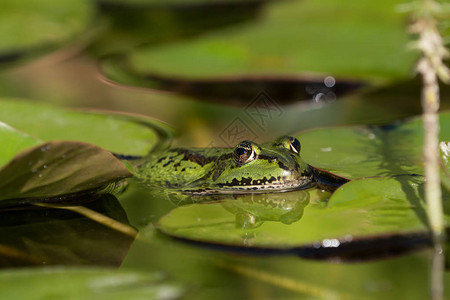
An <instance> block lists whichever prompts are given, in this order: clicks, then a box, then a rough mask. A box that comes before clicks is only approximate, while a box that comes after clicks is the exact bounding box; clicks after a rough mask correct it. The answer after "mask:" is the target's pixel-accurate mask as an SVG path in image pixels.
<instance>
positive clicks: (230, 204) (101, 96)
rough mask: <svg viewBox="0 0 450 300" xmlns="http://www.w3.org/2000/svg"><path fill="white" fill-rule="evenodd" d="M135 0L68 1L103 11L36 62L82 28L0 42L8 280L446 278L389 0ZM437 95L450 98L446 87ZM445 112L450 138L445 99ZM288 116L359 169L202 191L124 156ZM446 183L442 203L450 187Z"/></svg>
mask: <svg viewBox="0 0 450 300" xmlns="http://www.w3.org/2000/svg"><path fill="white" fill-rule="evenodd" d="M8 2H9V1H8ZM47 2H48V3H47ZM136 2H137V4H136V5H138V6H136V7H133V6H131V7H127V6H126V5H125V6H123V5H124V4H123V3H122V4H120V1H119V0H117V1H116V0H108V1H107V0H104V1H98V3H97V4H96V9H98V11H99V14H100V15H101V16H102V17H103V18H104V19H103V18H102V20H98V19H96V20H95V22H94V19H95V17H92V16H93V15H95V13H94V11H96V10H95V9H94V8H93V6H92V5H93V4H92V3H93V2H92V3H91V2H89V1H88V0H86V1H80V2H79V3H77V2H74V3H71V4H70V5H69V4H66V6H65V8H67V9H68V11H69V8H70V7H71V6H73V7H74V8H72V9H74V10H73V11H72V12H73V13H75V14H74V16H73V17H71V18H69V19H70V20H72V21H71V22H69V23H68V24H63V26H65V27H66V26H69V25H70V28H71V30H70V32H75V33H76V32H78V31H80V30H82V29H83V28H85V27H90V26H91V27H92V28H90V30H87V32H84V34H82V38H80V39H78V38H77V39H75V40H76V41H75V42H74V43H73V44H72V45H71V46H69V47H67V48H62V49H60V50H58V51H56V52H54V53H50V54H48V55H47V56H44V57H42V58H40V59H37V60H34V61H29V62H28V61H27V63H26V64H17V65H12V62H21V60H22V59H23V60H27V59H29V58H30V57H34V56H35V55H36V56H37V55H38V54H40V53H43V52H47V51H49V50H52V49H54V48H55V47H56V45H57V44H58V45H59V43H61V44H65V43H66V42H67V40H68V39H70V38H71V36H69V37H68V36H67V34H64V32H65V31H64V32H63V31H53V30H50V29H52V28H53V29H56V28H60V27H58V26H57V25H54V27H51V26H50V27H51V28H50V27H48V28H46V27H43V28H44V29H43V30H44V32H48V33H52V34H49V35H48V36H45V35H44V36H43V37H42V38H44V40H45V41H46V42H47V39H49V41H50V44H49V46H48V47H40V44H38V45H37V46H36V45H34V44H33V43H35V40H34V38H33V39H17V40H15V39H10V42H11V44H8V43H6V40H5V45H4V47H5V48H6V50H8V51H10V52H11V51H12V52H11V53H10V52H8V51H6V50H5V51H3V48H2V49H0V50H1V51H3V52H0V62H1V61H4V62H8V63H11V65H10V66H9V65H8V68H4V69H2V70H1V72H0V121H1V122H2V123H0V134H3V133H4V132H6V134H5V135H1V137H2V138H5V141H8V143H5V144H8V145H11V147H9V148H8V147H5V146H3V148H2V149H0V179H2V180H1V182H0V191H1V193H2V194H1V195H0V204H2V208H1V209H0V236H1V239H0V298H2V299H49V298H52V299H109V300H110V299H180V298H181V299H211V298H214V299H230V298H231V299H233V298H234V299H250V300H251V299H258V300H261V299H262V300H263V299H280V300H281V299H427V298H429V296H430V290H431V289H432V288H435V287H436V286H439V284H440V283H443V285H444V286H445V287H448V286H450V275H449V274H450V273H449V272H448V267H449V265H450V260H449V258H448V254H447V253H445V255H444V254H443V253H442V252H441V253H436V251H433V249H432V247H431V244H432V243H431V238H430V235H429V231H428V228H429V226H428V221H427V219H426V209H425V204H424V201H423V184H424V179H423V177H422V176H421V174H423V170H422V156H421V153H422V148H421V147H422V131H421V130H422V129H421V128H422V127H421V126H422V124H421V122H420V120H419V119H417V118H416V119H414V118H413V119H407V118H409V117H413V116H417V115H418V114H420V113H421V105H420V100H419V99H420V89H421V82H420V80H419V79H418V78H413V76H412V75H411V68H412V65H413V63H414V61H415V59H416V54H414V53H411V52H407V53H406V52H405V51H404V48H405V47H404V46H405V44H406V43H407V42H409V41H410V40H409V38H410V37H409V36H408V35H407V34H406V33H405V30H404V23H405V22H404V21H405V20H404V19H403V18H402V17H399V16H398V14H397V13H395V14H394V12H393V9H394V7H391V6H393V5H394V4H395V3H393V2H392V1H389V0H386V1H380V2H379V3H378V2H377V3H375V2H374V3H372V4H370V3H356V2H354V1H343V2H342V5H343V6H342V7H341V6H339V5H341V4H339V5H338V4H336V3H337V2H336V3H335V2H333V1H331V0H321V1H317V3H318V4H313V1H288V2H286V3H280V4H276V3H275V4H270V5H267V7H268V8H267V9H266V10H264V9H265V8H264V5H263V4H261V3H258V4H255V2H254V1H250V3H247V2H245V3H244V2H243V3H242V4H235V5H237V6H238V8H239V9H237V8H236V7H235V6H233V5H230V4H227V5H225V4H223V3H222V4H217V5H219V6H217V7H215V6H214V5H211V6H208V5H206V7H203V6H202V5H199V4H197V2H196V1H194V2H195V4H192V3H191V4H184V5H185V6H183V5H181V7H178V6H177V4H176V2H177V1H174V2H175V9H174V10H172V9H173V7H172V8H171V9H168V8H167V7H165V5H167V4H165V5H163V4H156V8H155V7H153V8H152V9H154V10H146V9H140V6H139V5H141V4H139V3H140V1H136ZM150 2H151V1H150ZM155 2H157V1H155ZM198 2H201V1H198ZM303 2H304V3H303ZM391 2H392V3H391ZM394 2H395V1H394ZM398 2H399V3H400V1H398ZM11 3H12V2H11ZM42 3H47V4H49V6H53V5H55V3H53V4H52V5H50V4H51V1H43V2H42ZM133 3H134V2H133ZM11 5H12V4H11ZM178 5H179V4H178ZM190 5H193V6H192V7H191V6H190ZM220 5H222V6H220ZM315 5H317V7H315ZM44 6H48V5H44ZM11 7H12V8H13V10H14V9H18V8H14V7H13V6H11ZM125 7H127V8H126V9H125ZM386 7H389V8H390V9H389V10H387V9H386ZM44 8H45V7H44ZM196 9H198V10H196ZM218 9H221V11H220V13H218ZM47 11H48V10H47ZM50 11H52V10H51V9H50ZM55 11H58V10H55ZM348 11H356V12H357V13H353V14H352V15H351V19H349V17H350V15H347V14H346V13H347V12H348ZM1 14H2V12H0V15H1ZM13 15H14V14H12V13H11V16H13ZM299 15H301V16H302V17H301V18H300V17H299ZM57 16H58V14H56V15H51V16H47V19H49V18H50V17H51V19H52V20H53V18H55V19H54V20H53V21H52V22H55V24H56V23H57V22H58V17H57ZM206 16H209V17H206ZM211 16H214V17H211ZM91 18H92V20H91V21H92V23H95V26H94V25H88V24H91V23H89V22H87V20H90V19H91ZM11 20H13V19H11ZM21 20H22V19H19V21H20V23H21V24H22V23H27V22H22V21H21ZM124 20H127V22H125V21H124ZM130 20H134V21H133V22H128V21H130ZM380 20H382V21H383V22H381V21H380ZM13 21H14V20H13ZM13 21H11V22H13ZM16 21H17V20H16ZM29 21H30V22H31V20H29ZM186 22H188V23H189V24H190V26H185V25H184V24H185V23H186ZM27 24H28V23H27ZM30 24H31V23H30ZM52 24H53V23H52ZM293 24H294V25H295V26H294V25H293ZM330 24H331V25H330ZM44 25H45V24H44ZM47 25H48V24H47ZM47 25H46V26H47ZM48 26H49V25H48ZM72 26H73V28H72ZM94 27H95V28H94ZM11 28H12V27H11ZM14 28H15V27H14ZM39 28H41V27H38V26H36V30H38V29H39ZM221 28H222V29H223V30H220V29H221ZM1 30H2V29H1V28H0V33H1V32H2V31H1ZM17 30H18V31H17V32H18V33H17V34H25V33H23V32H21V30H22V28H18V29H17ZM214 30H218V31H217V32H216V31H214ZM41 31H42V30H41ZM24 32H27V29H26V28H25V31H24ZM75 33H73V34H75ZM75 35H76V34H75ZM374 36H376V38H374ZM311 37H313V38H314V40H315V42H314V43H307V44H308V47H305V41H310V40H311ZM318 37H320V38H318ZM380 37H381V39H382V40H383V41H384V44H385V47H379V45H380V43H379V40H380ZM38 38H41V36H40V35H39V36H38V35H36V40H39V39H38ZM59 39H61V40H59ZM175 41H177V42H179V43H180V44H177V43H175ZM29 43H31V44H32V45H31V46H30V45H29ZM36 43H37V42H36ZM44 45H46V44H45V43H44ZM280 45H282V46H280ZM2 47H3V46H2ZM8 47H9V48H8ZM17 47H19V48H17ZM20 47H24V48H23V49H26V50H24V51H17V50H16V48H17V49H21V48H20ZM29 47H31V48H29ZM11 49H13V50H11ZM30 49H31V50H30ZM330 49H332V50H333V51H331V50H330ZM374 49H377V51H374ZM16 52H17V53H16ZM361 53H364V55H362V54H361ZM366 56H367V57H370V59H367V58H366ZM203 59H204V60H205V61H206V62H205V61H203ZM199 62H200V63H199ZM298 70H307V71H308V72H305V73H302V74H301V76H300V75H298V74H297V71H298ZM309 71H312V72H309ZM318 74H319V75H318ZM333 74H339V76H337V75H333ZM441 102H442V103H441V110H442V111H445V110H448V109H449V108H450V88H449V87H448V86H443V87H442V90H441ZM49 105H50V106H49ZM61 107H63V108H64V109H67V110H61V109H60V108H61ZM80 109H83V110H81V111H80ZM86 109H87V110H89V112H86ZM91 110H95V112H93V111H91ZM440 116H441V136H440V138H441V140H442V141H449V140H450V114H449V113H445V112H443V113H442V114H441V115H440ZM167 124H169V125H167ZM284 135H292V136H294V137H296V138H298V139H299V140H300V142H301V145H302V148H301V157H302V158H303V159H304V160H305V162H306V163H308V164H310V165H311V166H312V167H313V168H315V170H316V172H318V173H315V174H316V175H317V174H319V173H320V174H321V175H323V176H325V175H326V176H332V177H331V178H332V179H337V181H338V182H339V183H344V182H345V181H347V179H349V180H351V181H350V182H349V183H348V184H345V185H344V186H342V187H341V186H334V187H332V188H331V189H330V186H329V183H330V182H327V181H326V180H324V181H323V182H322V183H324V184H323V185H319V186H318V187H317V186H313V187H312V188H309V189H305V190H300V191H298V190H297V191H283V192H282V193H260V194H236V193H234V194H228V195H207V196H204V197H200V196H198V195H197V196H193V195H189V194H181V193H176V192H174V191H173V190H169V189H167V188H166V189H165V188H162V189H161V188H149V187H148V186H147V187H145V186H143V185H142V184H141V183H140V182H139V180H135V178H132V177H131V173H129V171H130V170H131V171H132V167H131V166H132V165H133V164H134V163H135V161H134V159H136V158H138V157H141V156H145V155H147V154H148V153H149V151H150V150H151V149H152V151H154V152H157V151H160V152H164V151H167V147H170V146H173V147H208V148H212V147H229V148H232V147H235V145H236V143H237V142H239V141H241V140H244V139H245V140H252V141H254V142H255V143H263V142H267V141H273V140H274V139H275V138H277V137H279V136H284ZM54 140H75V141H82V142H84V143H89V144H84V143H78V144H76V145H75V144H73V142H54ZM16 141H18V142H17V143H15V144H14V143H13V142H16ZM43 142H49V143H47V144H45V145H44V146H43V145H42V143H43ZM91 144H94V145H97V146H100V147H102V148H104V149H106V150H108V151H105V150H104V149H101V148H98V147H94V146H92V145H91ZM35 145H39V146H38V148H33V149H34V150H32V151H31V150H27V151H29V152H20V155H19V156H17V157H16V159H15V160H13V164H9V165H8V166H9V167H4V166H5V165H6V164H7V163H8V162H9V161H10V160H11V159H12V158H13V157H14V156H15V155H16V154H17V153H19V151H20V150H23V149H26V148H30V147H33V146H35ZM74 145H75V146H74ZM39 147H41V148H39ZM54 151H56V152H54ZM76 151H79V152H76ZM109 151H111V152H113V153H114V154H115V156H114V155H111V153H110V152H109ZM49 153H50V154H49ZM51 153H57V154H51ZM74 153H75V154H74ZM46 155H47V156H46ZM116 157H119V158H123V159H124V160H123V161H122V162H123V163H121V162H120V161H119V160H117V159H116ZM94 158H95V159H94ZM126 160H129V161H126ZM444 167H445V168H446V170H447V172H448V171H449V166H448V164H447V165H445V166H444ZM127 168H128V169H127ZM19 170H20V171H19ZM22 171H23V172H22ZM329 172H331V173H332V174H331V175H330V173H329ZM324 174H325V175H324ZM443 174H444V173H443ZM447 174H448V173H447ZM333 176H334V177H333ZM85 178H87V179H85ZM123 178H127V179H124V180H122V179H123ZM327 178H328V179H329V178H330V177H327ZM118 179H121V180H122V181H119V182H120V184H119V185H118V186H119V187H118V188H117V189H114V188H112V187H111V186H109V188H107V189H102V190H101V193H99V192H98V191H99V190H98V188H99V187H104V186H105V185H108V184H110V183H111V182H115V181H118ZM331 181H333V180H331ZM448 182H449V179H448V177H445V176H444V185H445V184H446V183H447V186H450V185H449V184H448ZM327 184H328V185H327ZM169 185H170V184H169ZM336 188H337V189H336ZM335 189H336V191H334V190H335ZM61 190H62V191H63V192H61ZM331 190H333V191H331ZM80 192H81V193H80ZM333 192H334V193H333ZM67 193H69V195H65V196H64V197H54V196H55V195H56V196H60V195H61V194H67ZM17 195H19V196H17ZM11 198H13V199H11ZM36 198H39V200H36ZM30 199H31V200H30ZM443 199H444V214H445V218H446V222H449V221H450V217H449V216H450V205H449V203H450V202H449V201H450V195H449V192H448V191H447V190H445V189H444V193H443ZM61 200H62V201H61ZM41 202H44V204H42V203H41ZM37 203H40V204H37ZM17 204H20V205H17ZM447 224H448V223H447ZM445 247H446V246H445ZM444 265H445V266H444ZM432 266H434V268H433V267H432ZM436 266H437V267H436ZM440 267H442V268H444V269H445V270H442V269H440ZM440 277H442V280H441V279H440ZM24 282H25V283H24ZM435 283H438V284H436V285H435ZM25 286H26V288H24V287H25ZM445 297H447V298H449V299H450V292H449V291H448V288H447V290H446V291H445Z"/></svg>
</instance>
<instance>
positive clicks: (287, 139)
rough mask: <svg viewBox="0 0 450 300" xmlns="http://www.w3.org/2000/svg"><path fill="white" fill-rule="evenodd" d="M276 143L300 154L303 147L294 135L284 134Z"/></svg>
mask: <svg viewBox="0 0 450 300" xmlns="http://www.w3.org/2000/svg"><path fill="white" fill-rule="evenodd" d="M275 145H277V146H282V147H284V148H286V149H288V150H289V151H291V152H292V153H295V154H300V150H301V148H302V147H301V145H300V141H299V140H298V139H296V138H295V137H292V136H283V137H281V138H279V139H278V140H277V142H276V143H275Z"/></svg>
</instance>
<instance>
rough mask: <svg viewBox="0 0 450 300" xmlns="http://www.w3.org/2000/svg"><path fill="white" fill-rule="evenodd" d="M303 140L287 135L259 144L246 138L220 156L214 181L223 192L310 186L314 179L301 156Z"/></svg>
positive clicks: (214, 173) (212, 180)
mask: <svg viewBox="0 0 450 300" xmlns="http://www.w3.org/2000/svg"><path fill="white" fill-rule="evenodd" d="M300 149H301V146H300V142H299V141H298V140H297V139H296V138H294V137H290V136H283V137H281V138H279V139H277V140H276V141H275V142H273V143H266V144H261V145H258V144H256V143H254V142H250V141H242V142H240V143H238V144H237V146H236V147H235V148H234V149H232V153H229V154H228V155H226V156H223V157H221V158H219V160H218V161H217V163H216V165H215V168H214V171H213V172H212V174H211V178H210V180H211V181H210V182H211V183H212V185H213V186H214V188H215V189H217V190H219V191H254V192H258V191H270V190H274V191H280V190H292V189H301V188H306V187H308V186H309V185H310V183H311V181H312V174H311V171H310V167H309V166H308V164H306V163H305V162H303V161H302V159H301V158H300Z"/></svg>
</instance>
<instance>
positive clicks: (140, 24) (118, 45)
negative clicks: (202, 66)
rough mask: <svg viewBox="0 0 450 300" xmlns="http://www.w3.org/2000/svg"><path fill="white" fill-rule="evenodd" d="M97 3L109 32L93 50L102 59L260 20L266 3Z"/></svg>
mask: <svg viewBox="0 0 450 300" xmlns="http://www.w3.org/2000/svg"><path fill="white" fill-rule="evenodd" d="M98 2H99V8H100V10H101V13H102V15H103V17H104V18H105V19H106V20H107V24H108V28H107V30H106V32H103V33H102V35H101V36H100V37H97V39H96V41H95V43H94V45H91V47H90V48H91V50H93V51H94V52H95V53H96V54H97V55H102V56H103V55H105V54H112V53H123V52H124V51H129V50H130V49H133V48H134V47H136V46H140V45H143V44H150V43H151V44H156V43H164V42H173V41H174V40H180V39H182V38H186V37H192V36H196V35H199V34H201V33H204V32H207V31H212V30H214V29H217V28H220V27H224V26H230V25H236V23H240V22H246V21H248V20H249V19H252V18H255V17H257V14H258V12H259V11H260V8H261V7H262V5H263V4H264V3H265V2H266V1H258V0H256V1H255V0H250V1H222V2H217V1H179V2H177V1H154V0H150V1H146V0H144V1H142V0H138V1H123V0H98ZM205 16H214V17H205Z"/></svg>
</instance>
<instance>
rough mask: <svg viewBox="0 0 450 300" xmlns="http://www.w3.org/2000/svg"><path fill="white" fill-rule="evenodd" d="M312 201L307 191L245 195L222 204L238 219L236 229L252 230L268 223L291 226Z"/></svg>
mask: <svg viewBox="0 0 450 300" xmlns="http://www.w3.org/2000/svg"><path fill="white" fill-rule="evenodd" d="M309 199H310V195H309V192H307V191H294V192H289V193H270V194H245V195H239V196H238V197H237V198H236V199H232V200H231V199H227V200H224V201H222V202H221V204H222V206H223V208H225V209H226V210H227V211H229V212H231V213H232V214H234V215H235V217H236V227H237V228H243V229H252V228H257V227H259V226H261V225H262V224H263V223H264V222H266V221H275V222H281V223H283V224H286V225H289V224H292V223H294V222H297V221H298V220H300V219H301V217H302V216H303V209H304V208H305V206H306V205H308V203H309Z"/></svg>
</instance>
